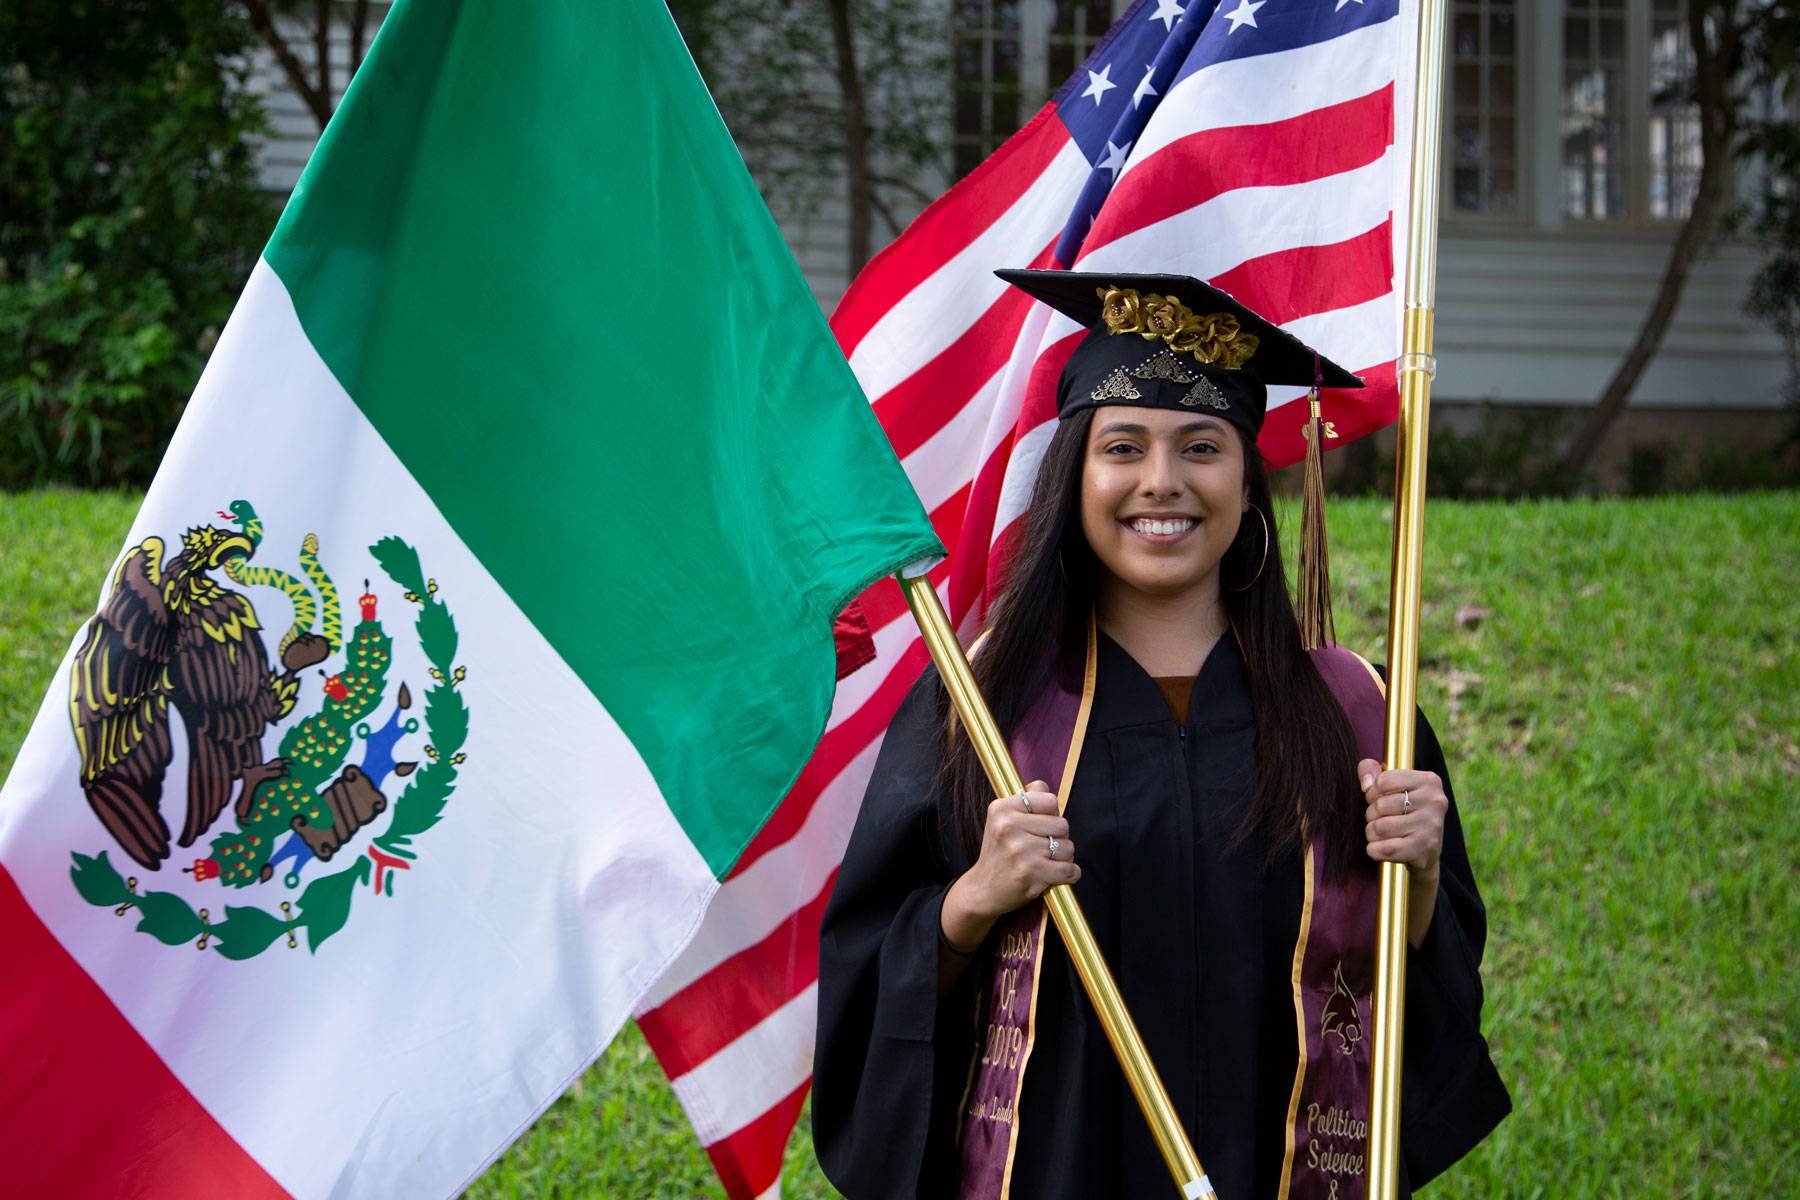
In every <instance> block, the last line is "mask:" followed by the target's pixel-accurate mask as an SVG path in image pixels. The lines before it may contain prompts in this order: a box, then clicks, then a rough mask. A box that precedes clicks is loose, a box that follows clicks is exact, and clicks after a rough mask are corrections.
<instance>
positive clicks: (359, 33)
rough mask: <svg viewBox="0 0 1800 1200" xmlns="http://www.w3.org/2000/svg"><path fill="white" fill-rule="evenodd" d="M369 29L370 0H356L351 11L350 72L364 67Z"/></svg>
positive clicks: (355, 71) (353, 73)
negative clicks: (365, 45)
mask: <svg viewBox="0 0 1800 1200" xmlns="http://www.w3.org/2000/svg"><path fill="white" fill-rule="evenodd" d="M368 29H369V0H356V7H355V8H354V9H352V10H351V12H350V74H351V76H352V77H354V76H355V75H356V73H357V72H358V71H359V70H361V69H362V62H363V46H364V44H365V39H366V35H367V33H368Z"/></svg>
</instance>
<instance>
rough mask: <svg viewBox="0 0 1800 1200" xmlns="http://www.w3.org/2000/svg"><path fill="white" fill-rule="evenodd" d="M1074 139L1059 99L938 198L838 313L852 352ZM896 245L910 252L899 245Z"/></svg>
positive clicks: (841, 341)
mask: <svg viewBox="0 0 1800 1200" xmlns="http://www.w3.org/2000/svg"><path fill="white" fill-rule="evenodd" d="M1068 144H1069V131H1068V128H1067V127H1066V126H1064V125H1063V123H1062V120H1061V118H1059V117H1058V116H1057V115H1056V108H1055V106H1054V105H1049V104H1046V105H1045V106H1044V107H1043V108H1041V109H1039V110H1038V114H1037V116H1035V117H1033V118H1032V119H1031V121H1030V122H1029V123H1028V124H1026V126H1025V127H1024V128H1023V129H1021V130H1019V132H1017V133H1015V134H1013V136H1012V137H1010V138H1008V139H1007V141H1006V142H1005V144H1004V145H1002V146H1001V147H1000V149H998V150H996V151H995V152H994V153H993V155H991V156H990V157H989V158H988V159H987V160H986V161H985V162H983V163H982V164H981V165H980V166H978V167H976V168H975V169H974V170H973V171H971V172H969V174H968V175H966V176H964V177H963V179H962V180H961V182H959V183H958V184H957V185H956V186H955V187H953V188H951V189H950V190H949V191H947V192H945V193H944V194H943V195H942V196H939V197H938V198H937V199H936V200H934V201H933V202H932V203H931V205H930V206H929V207H927V208H926V209H925V211H924V212H922V213H920V214H919V215H918V216H917V217H915V218H914V219H913V222H912V224H911V225H908V226H907V227H906V232H905V233H904V234H902V235H901V236H900V237H898V238H896V239H895V240H894V241H892V242H890V243H888V245H887V246H885V247H884V248H883V249H882V250H881V252H880V253H879V254H877V255H876V256H875V257H874V258H872V259H870V260H869V264H868V266H866V267H864V268H863V269H862V272H861V273H860V274H859V275H857V277H856V280H855V282H853V283H852V284H851V285H850V289H849V290H848V291H847V292H845V293H844V298H843V299H842V300H841V301H839V303H838V306H837V310H836V311H835V312H833V313H832V315H831V331H832V332H833V333H835V334H836V335H837V339H838V345H840V346H842V347H843V349H844V357H846V358H848V357H849V356H850V355H852V354H854V353H855V352H856V348H857V346H859V345H861V344H862V340H863V338H864V337H866V336H867V335H868V332H869V330H871V329H873V328H874V327H875V324H876V322H878V321H880V320H881V318H882V317H884V316H886V315H887V313H888V311H889V310H890V309H892V308H893V307H894V305H896V304H898V303H899V302H900V301H901V300H902V299H904V298H905V297H906V295H907V293H908V292H911V291H912V290H913V289H914V288H916V287H918V286H919V284H921V283H923V282H925V280H926V279H928V278H930V277H931V276H932V275H933V274H934V273H935V272H936V271H937V270H938V269H939V268H941V267H942V266H943V265H944V264H945V263H947V262H949V261H950V260H951V259H953V258H955V257H956V256H957V255H958V254H960V253H962V251H963V250H964V249H966V248H967V247H968V245H969V243H970V242H973V241H974V240H975V239H976V238H978V237H980V236H981V235H982V234H983V233H985V232H986V231H987V228H988V226H990V225H992V224H993V223H994V222H995V221H997V220H999V219H1000V218H1001V217H1002V216H1003V215H1005V213H1006V211H1007V209H1009V208H1011V207H1012V206H1013V205H1014V204H1016V203H1018V202H1019V200H1020V199H1021V198H1022V197H1023V196H1024V195H1025V194H1026V193H1027V192H1028V191H1030V190H1031V187H1032V185H1033V184H1034V183H1036V182H1037V178H1038V176H1040V175H1042V174H1043V173H1044V171H1045V169H1046V168H1047V167H1049V165H1050V164H1051V163H1052V162H1054V161H1055V159H1056V156H1057V155H1058V154H1060V153H1062V151H1063V148H1064V147H1065V146H1067V145H1068ZM896 247H900V248H903V252H896Z"/></svg>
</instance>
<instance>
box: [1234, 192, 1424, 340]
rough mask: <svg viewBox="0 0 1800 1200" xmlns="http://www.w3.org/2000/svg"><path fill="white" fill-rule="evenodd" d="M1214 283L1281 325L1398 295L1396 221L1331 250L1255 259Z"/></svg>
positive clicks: (1285, 252) (1300, 249)
mask: <svg viewBox="0 0 1800 1200" xmlns="http://www.w3.org/2000/svg"><path fill="white" fill-rule="evenodd" d="M1211 282H1212V283H1213V284H1214V285H1216V286H1217V287H1220V288H1223V289H1224V290H1225V291H1227V292H1230V293H1231V294H1232V295H1233V296H1236V297H1237V298H1238V299H1239V300H1242V301H1243V302H1244V303H1245V304H1247V305H1249V306H1250V307H1251V308H1253V309H1255V310H1256V311H1257V312H1259V313H1263V314H1265V315H1267V316H1268V318H1269V319H1270V320H1271V321H1274V322H1275V323H1276V324H1277V325H1283V324H1286V323H1287V322H1289V321H1297V320H1299V319H1300V318H1301V317H1310V316H1314V315H1316V314H1318V313H1325V312H1331V311H1333V310H1334V309H1339V308H1351V307H1353V306H1355V305H1358V304H1364V303H1367V302H1368V301H1370V300H1374V299H1377V298H1379V297H1381V296H1386V295H1390V294H1391V293H1392V292H1393V290H1394V219H1393V217H1392V216H1391V215H1390V216H1389V217H1388V219H1387V220H1385V221H1383V222H1382V223H1381V224H1379V225H1377V226H1376V227H1375V228H1373V229H1371V230H1369V232H1367V233H1359V234H1357V235H1356V236H1355V237H1353V238H1346V239H1345V240H1343V241H1341V242H1333V243H1332V244H1331V245H1329V246H1300V247H1297V248H1295V249H1293V250H1277V251H1276V252H1274V253H1273V254H1265V255H1263V256H1261V257H1260V258H1252V259H1249V260H1247V261H1245V262H1242V263H1239V264H1238V265H1237V266H1235V267H1233V268H1232V269H1231V270H1229V271H1227V272H1225V273H1224V274H1223V275H1220V276H1218V277H1217V278H1215V279H1213V280H1212V281H1211Z"/></svg>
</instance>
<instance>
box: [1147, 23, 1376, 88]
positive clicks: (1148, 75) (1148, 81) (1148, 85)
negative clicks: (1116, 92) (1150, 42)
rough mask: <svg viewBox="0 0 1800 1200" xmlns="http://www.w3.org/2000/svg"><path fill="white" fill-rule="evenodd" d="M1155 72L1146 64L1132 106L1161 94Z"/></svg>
mask: <svg viewBox="0 0 1800 1200" xmlns="http://www.w3.org/2000/svg"><path fill="white" fill-rule="evenodd" d="M1358 2H1359V3H1360V2H1361V0H1358ZM1155 73H1156V64H1155V63H1145V64H1144V77H1143V78H1142V79H1140V80H1138V85H1137V91H1135V92H1133V93H1131V107H1133V108H1136V107H1137V106H1138V101H1140V100H1142V99H1143V98H1144V97H1145V96H1156V95H1160V94H1161V93H1159V92H1158V91H1157V90H1156V89H1155V88H1153V87H1151V86H1150V76H1152V75H1154V74H1155Z"/></svg>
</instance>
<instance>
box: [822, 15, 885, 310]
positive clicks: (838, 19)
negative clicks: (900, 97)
mask: <svg viewBox="0 0 1800 1200" xmlns="http://www.w3.org/2000/svg"><path fill="white" fill-rule="evenodd" d="M850 2H851V0H829V3H828V5H827V7H829V8H830V10H831V34H832V40H833V42H834V43H835V44H836V49H837V77H838V91H839V92H840V93H841V94H842V96H843V100H844V175H845V179H846V182H847V183H848V185H849V193H850V195H849V200H850V236H849V245H848V249H849V253H850V274H851V276H852V277H853V278H854V277H855V275H856V273H857V272H858V271H860V270H862V269H863V265H864V264H865V263H867V262H868V261H869V255H870V254H871V253H872V250H871V248H870V227H871V226H872V224H873V214H874V208H875V205H874V203H873V200H874V194H873V191H872V183H871V181H870V178H869V124H868V116H867V113H866V112H865V110H864V108H863V90H862V74H861V73H860V72H859V71H858V70H857V67H856V42H855V40H854V39H853V38H852V36H851V27H850Z"/></svg>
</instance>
